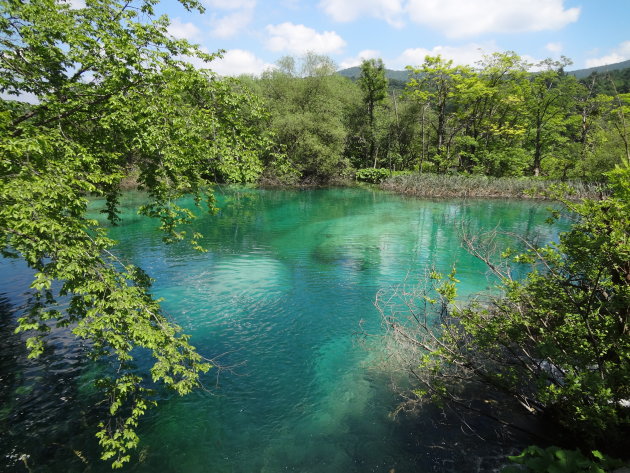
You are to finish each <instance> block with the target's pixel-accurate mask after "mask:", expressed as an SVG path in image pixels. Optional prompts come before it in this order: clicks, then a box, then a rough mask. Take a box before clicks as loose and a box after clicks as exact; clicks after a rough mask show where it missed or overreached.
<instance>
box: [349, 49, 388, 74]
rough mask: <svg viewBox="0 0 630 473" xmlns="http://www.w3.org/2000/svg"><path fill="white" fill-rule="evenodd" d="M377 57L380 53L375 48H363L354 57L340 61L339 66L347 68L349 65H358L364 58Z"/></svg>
mask: <svg viewBox="0 0 630 473" xmlns="http://www.w3.org/2000/svg"><path fill="white" fill-rule="evenodd" d="M379 57H381V53H380V52H379V51H377V50H376V49H365V50H363V51H361V52H360V53H359V54H357V55H356V56H355V57H350V58H347V59H344V60H343V61H341V64H340V68H341V69H348V68H349V67H355V66H358V65H359V64H361V62H363V61H364V60H365V59H377V58H379Z"/></svg>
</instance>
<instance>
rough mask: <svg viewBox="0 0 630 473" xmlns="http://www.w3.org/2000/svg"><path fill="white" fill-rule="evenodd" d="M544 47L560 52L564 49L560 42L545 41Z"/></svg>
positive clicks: (553, 51)
mask: <svg viewBox="0 0 630 473" xmlns="http://www.w3.org/2000/svg"><path fill="white" fill-rule="evenodd" d="M545 49H546V50H547V51H550V52H552V53H561V52H562V50H563V49H564V46H563V45H562V43H547V44H546V45H545Z"/></svg>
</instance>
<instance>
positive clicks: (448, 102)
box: [407, 55, 472, 171]
mask: <svg viewBox="0 0 630 473" xmlns="http://www.w3.org/2000/svg"><path fill="white" fill-rule="evenodd" d="M407 69H408V70H409V72H410V73H411V74H412V77H411V78H410V80H409V81H408V82H407V90H408V91H409V93H410V94H412V95H413V96H414V97H415V98H416V99H417V100H418V101H419V102H420V103H428V104H430V105H431V107H432V109H433V112H434V116H435V120H434V121H433V123H431V126H432V127H433V130H434V134H433V136H434V139H433V156H432V159H433V161H434V163H435V165H436V166H437V169H438V170H441V171H444V170H446V168H448V167H449V166H451V165H452V164H453V163H452V162H451V158H452V155H451V148H452V144H453V139H454V138H455V136H456V135H457V133H458V132H459V131H460V130H461V128H462V127H461V124H460V123H456V120H453V118H454V117H455V115H454V113H453V112H454V107H453V105H454V102H455V100H456V99H457V98H458V97H459V95H458V92H459V90H460V85H461V83H462V82H463V81H464V80H465V79H466V77H468V76H469V75H470V73H471V72H472V71H471V70H470V68H467V67H462V66H455V65H453V61H452V60H445V59H444V58H442V57H441V56H439V55H438V56H435V57H432V56H427V57H426V58H425V60H424V63H423V64H422V66H420V67H417V68H414V67H412V66H407Z"/></svg>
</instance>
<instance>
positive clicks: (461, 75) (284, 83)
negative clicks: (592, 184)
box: [243, 52, 630, 182]
mask: <svg viewBox="0 0 630 473" xmlns="http://www.w3.org/2000/svg"><path fill="white" fill-rule="evenodd" d="M568 64H570V61H568V60H566V59H565V60H563V61H552V60H546V61H543V62H542V63H540V64H537V65H536V67H535V68H533V71H534V72H532V71H531V70H530V68H531V67H532V65H530V64H527V63H526V62H525V61H523V60H522V59H521V58H520V57H519V56H518V55H516V54H515V53H512V52H506V53H495V54H492V55H489V56H487V57H486V58H485V59H484V60H483V61H482V62H481V63H480V64H478V65H476V66H475V67H468V66H466V67H464V66H457V65H454V64H453V63H452V61H448V60H445V59H444V58H441V57H427V58H426V60H425V62H424V63H423V64H420V65H413V66H409V67H408V73H409V80H408V81H407V83H406V84H405V86H404V88H403V89H402V90H400V89H398V88H395V87H390V84H389V83H388V82H389V81H388V80H387V79H386V77H385V69H384V66H383V63H382V62H381V61H380V60H368V61H364V62H363V64H362V65H361V74H360V76H359V78H358V80H356V81H351V80H349V79H347V78H345V77H340V76H339V75H337V74H335V73H334V68H335V66H334V64H333V63H332V61H331V60H330V59H329V58H327V57H323V56H318V55H315V54H308V55H307V56H305V57H303V58H301V59H298V58H292V57H285V58H283V59H281V60H280V61H279V62H278V67H277V68H276V69H273V70H270V71H268V72H266V73H264V74H263V76H262V78H259V79H255V78H249V79H243V80H244V81H245V82H246V83H248V85H249V86H250V87H251V89H252V90H253V91H254V92H255V93H256V94H257V95H259V96H261V97H263V99H264V101H265V103H266V105H267V107H268V109H269V111H270V118H269V122H268V126H269V129H270V130H272V132H273V133H274V135H275V138H274V140H275V143H276V146H277V149H279V150H282V152H283V153H285V154H286V157H287V160H288V162H289V163H290V164H291V167H292V168H293V169H294V170H296V171H297V172H298V174H297V177H298V178H299V179H302V180H307V181H308V180H314V181H319V182H326V181H328V180H330V179H337V178H339V176H352V175H353V174H354V172H355V171H356V170H358V169H364V168H376V169H379V168H381V169H387V170H388V171H418V172H434V173H440V174H443V173H451V174H452V173H464V174H480V175H487V176H494V177H505V176H511V177H514V176H545V177H548V178H552V179H562V180H565V179H581V180H587V181H598V180H601V176H602V172H605V171H607V170H610V169H612V168H613V167H614V165H615V164H617V163H619V162H621V160H622V159H624V158H625V157H627V156H628V153H629V149H628V124H627V123H626V121H627V117H628V113H629V110H630V108H629V107H630V96H629V95H628V93H627V91H626V89H627V87H628V80H627V74H628V70H630V69H627V70H622V71H614V72H611V73H604V74H602V73H594V74H592V75H591V76H589V77H587V78H585V79H582V80H578V79H576V78H575V77H574V76H572V75H570V74H567V73H566V72H565V71H564V69H565V67H566V66H567V65H568ZM267 174H268V176H269V175H274V171H273V170H269V171H268V173H267ZM374 175H375V174H374V173H368V174H367V176H369V177H372V176H374ZM276 176H277V173H276ZM359 176H361V173H360V174H359Z"/></svg>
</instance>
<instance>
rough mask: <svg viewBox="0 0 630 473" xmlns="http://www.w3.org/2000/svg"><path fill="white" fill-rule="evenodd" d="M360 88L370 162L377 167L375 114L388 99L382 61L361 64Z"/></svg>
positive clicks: (368, 60) (366, 60)
mask: <svg viewBox="0 0 630 473" xmlns="http://www.w3.org/2000/svg"><path fill="white" fill-rule="evenodd" d="M358 83H359V87H361V92H363V103H364V105H365V108H366V111H367V119H368V133H369V136H368V141H369V144H370V145H369V146H370V151H369V153H370V162H374V167H376V132H375V123H374V117H375V115H374V112H375V110H376V107H377V106H378V105H379V104H380V103H382V102H383V100H385V98H386V97H387V84H388V82H387V77H385V66H384V65H383V60H382V59H365V60H364V61H363V62H362V63H361V74H360V75H359V80H358Z"/></svg>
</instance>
